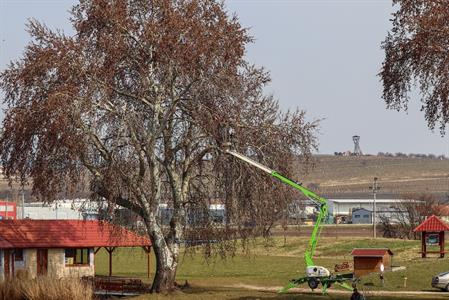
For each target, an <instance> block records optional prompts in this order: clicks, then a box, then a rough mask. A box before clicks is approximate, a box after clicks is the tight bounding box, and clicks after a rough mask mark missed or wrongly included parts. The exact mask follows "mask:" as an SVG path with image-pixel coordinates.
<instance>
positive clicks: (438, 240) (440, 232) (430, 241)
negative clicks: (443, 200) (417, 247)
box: [413, 215, 449, 258]
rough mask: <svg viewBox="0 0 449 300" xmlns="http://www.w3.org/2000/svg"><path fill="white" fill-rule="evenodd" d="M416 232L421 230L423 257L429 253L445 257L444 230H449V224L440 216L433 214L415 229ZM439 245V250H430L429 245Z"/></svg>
mask: <svg viewBox="0 0 449 300" xmlns="http://www.w3.org/2000/svg"><path fill="white" fill-rule="evenodd" d="M413 231H414V232H421V233H422V236H421V257H422V258H425V257H426V256H427V254H428V253H429V254H430V253H437V254H440V257H441V258H443V257H444V254H445V253H446V252H447V251H445V250H444V232H445V231H449V226H448V225H447V224H446V223H445V222H443V221H442V220H440V219H439V218H438V217H436V216H434V215H432V216H430V217H429V218H427V219H426V220H425V221H424V222H422V223H421V224H420V225H418V227H416V228H415V229H413ZM434 245H439V246H440V250H439V251H430V250H428V249H427V246H434Z"/></svg>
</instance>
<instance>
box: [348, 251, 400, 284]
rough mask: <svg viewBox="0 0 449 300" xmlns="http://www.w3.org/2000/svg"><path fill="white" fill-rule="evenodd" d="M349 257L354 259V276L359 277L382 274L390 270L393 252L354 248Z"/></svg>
mask: <svg viewBox="0 0 449 300" xmlns="http://www.w3.org/2000/svg"><path fill="white" fill-rule="evenodd" d="M351 255H352V256H353V257H354V276H355V277H360V276H363V275H366V274H370V273H377V272H383V271H382V270H381V266H382V265H383V266H384V269H385V270H389V269H391V264H392V260H393V252H391V250H390V249H388V248H355V249H353V250H352V252H351Z"/></svg>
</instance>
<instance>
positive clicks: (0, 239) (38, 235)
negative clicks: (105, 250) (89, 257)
mask: <svg viewBox="0 0 449 300" xmlns="http://www.w3.org/2000/svg"><path fill="white" fill-rule="evenodd" d="M150 245H151V242H150V240H149V239H148V238H145V237H142V236H139V235H137V234H135V233H134V232H132V231H129V230H127V229H125V228H123V227H121V226H117V225H113V224H110V223H107V222H101V221H74V220H27V219H25V220H2V221H0V248H71V247H73V248H78V247H80V248H81V247H135V246H150Z"/></svg>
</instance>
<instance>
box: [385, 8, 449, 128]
mask: <svg viewBox="0 0 449 300" xmlns="http://www.w3.org/2000/svg"><path fill="white" fill-rule="evenodd" d="M393 3H394V4H397V5H399V9H398V11H397V12H396V13H394V15H393V16H394V18H393V20H392V21H393V28H392V30H391V31H390V32H389V33H388V35H387V37H386V39H385V41H384V42H383V44H382V48H383V49H384V50H385V60H384V62H383V65H382V70H381V72H380V74H379V75H380V76H381V79H382V82H383V86H384V90H383V98H384V100H385V102H386V104H387V107H388V108H392V109H396V110H400V109H405V110H406V109H407V103H408V101H409V98H410V93H411V91H412V87H413V86H414V85H415V84H416V85H417V86H418V87H419V91H420V93H421V98H422V102H423V106H422V108H423V110H424V111H425V116H426V120H427V122H428V125H429V127H430V128H432V129H433V128H434V127H435V124H436V123H437V122H438V123H439V124H440V130H441V132H442V133H444V131H445V128H446V124H447V123H448V122H449V9H448V3H447V1H446V0H394V1H393Z"/></svg>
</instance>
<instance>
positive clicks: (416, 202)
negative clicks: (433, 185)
mask: <svg viewBox="0 0 449 300" xmlns="http://www.w3.org/2000/svg"><path fill="white" fill-rule="evenodd" d="M442 209H443V206H441V205H440V202H439V201H438V200H437V199H436V198H435V197H434V196H433V195H430V194H405V195H402V197H401V201H399V202H398V203H397V204H395V205H394V206H393V207H391V211H390V213H389V214H388V215H381V216H380V223H381V226H382V230H383V232H384V234H383V235H384V237H389V238H402V239H415V240H416V239H419V238H420V237H421V234H419V233H416V232H413V229H415V228H416V227H417V226H418V225H419V224H421V223H422V222H423V221H424V220H425V219H426V218H427V217H430V216H431V215H436V216H440V215H441V212H442Z"/></svg>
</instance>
